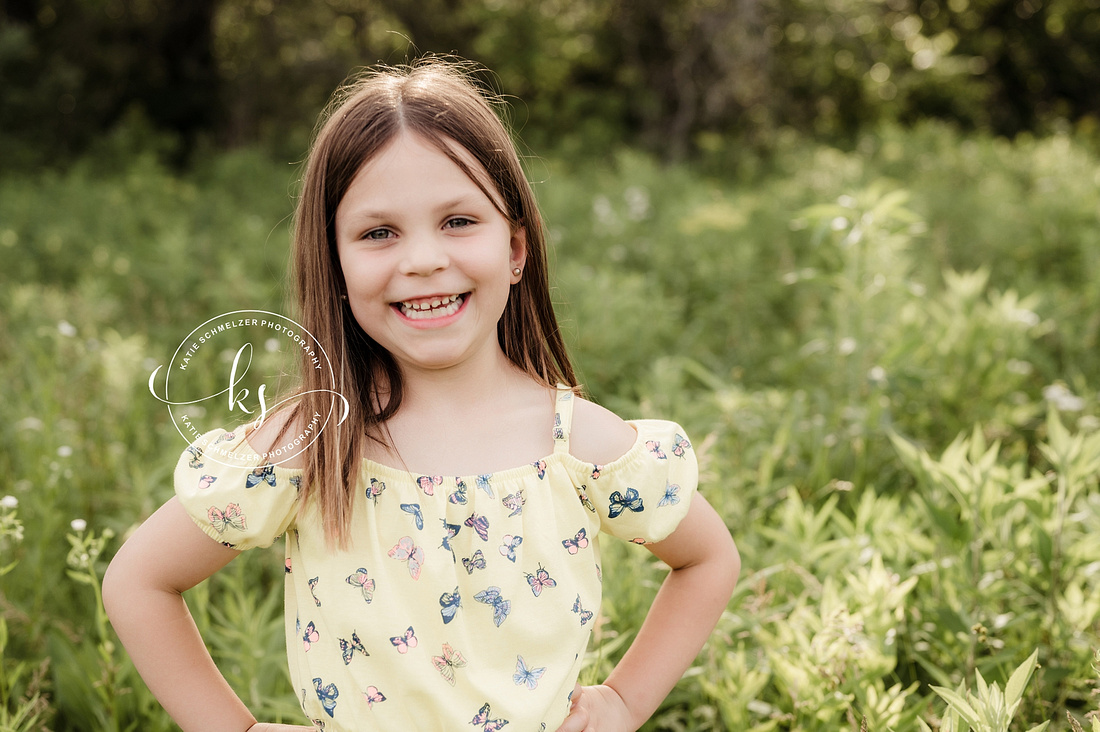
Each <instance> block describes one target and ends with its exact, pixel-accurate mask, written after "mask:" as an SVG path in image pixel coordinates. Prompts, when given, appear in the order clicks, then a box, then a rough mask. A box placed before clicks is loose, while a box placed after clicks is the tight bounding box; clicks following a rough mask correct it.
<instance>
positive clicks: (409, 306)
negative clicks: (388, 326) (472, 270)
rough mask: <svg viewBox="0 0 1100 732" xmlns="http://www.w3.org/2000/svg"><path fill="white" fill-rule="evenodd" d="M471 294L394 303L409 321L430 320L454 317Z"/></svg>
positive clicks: (465, 293)
mask: <svg viewBox="0 0 1100 732" xmlns="http://www.w3.org/2000/svg"><path fill="white" fill-rule="evenodd" d="M469 294H470V293H468V292H464V293H462V294H461V295H447V296H445V297H433V298H426V299H424V300H415V301H413V300H406V301H403V302H398V303H394V307H395V308H397V310H398V311H400V313H401V314H402V315H404V316H405V317H406V318H408V319H409V320H428V319H430V318H445V317H447V316H448V315H454V314H455V313H457V312H458V311H459V309H460V308H461V307H462V304H463V303H464V302H466V298H467V297H468V296H469Z"/></svg>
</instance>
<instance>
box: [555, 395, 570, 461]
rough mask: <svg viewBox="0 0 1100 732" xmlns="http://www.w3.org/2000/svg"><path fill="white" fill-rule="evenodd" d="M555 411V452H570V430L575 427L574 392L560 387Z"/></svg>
mask: <svg viewBox="0 0 1100 732" xmlns="http://www.w3.org/2000/svg"><path fill="white" fill-rule="evenodd" d="M554 409H555V411H554V452H555V453H568V452H569V430H570V429H571V428H572V426H573V391H572V390H571V389H570V388H569V387H568V386H563V385H561V384H559V385H558V398H557V401H556V402H555V408H554Z"/></svg>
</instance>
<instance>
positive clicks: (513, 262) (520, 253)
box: [508, 224, 527, 282]
mask: <svg viewBox="0 0 1100 732" xmlns="http://www.w3.org/2000/svg"><path fill="white" fill-rule="evenodd" d="M510 247H511V256H510V257H509V260H508V261H509V267H510V268H511V269H513V270H514V269H515V268H517V267H518V268H519V269H520V270H522V269H523V265H524V264H525V263H526V262H527V229H526V228H525V227H524V226H523V224H520V225H519V226H517V227H516V230H515V231H513V232H512V239H511V242H510ZM519 279H520V278H519V277H514V280H515V281H516V282H518V281H519Z"/></svg>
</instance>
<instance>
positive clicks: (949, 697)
mask: <svg viewBox="0 0 1100 732" xmlns="http://www.w3.org/2000/svg"><path fill="white" fill-rule="evenodd" d="M932 691H934V692H936V693H937V694H939V695H940V696H941V697H942V698H943V700H944V701H946V702H947V705H948V706H949V707H951V708H952V709H953V710H954V711H955V712H957V713H958V714H959V716H960V717H962V718H963V719H964V720H966V723H967V724H969V725H970V728H971V729H975V730H977V729H981V722H980V720H979V717H978V713H977V712H976V711H974V707H972V706H970V703H969V702H968V701H967V700H966V699H964V698H963V697H962V695H961V694H959V693H958V692H955V691H952V690H951V689H946V688H944V687H942V686H933V687H932Z"/></svg>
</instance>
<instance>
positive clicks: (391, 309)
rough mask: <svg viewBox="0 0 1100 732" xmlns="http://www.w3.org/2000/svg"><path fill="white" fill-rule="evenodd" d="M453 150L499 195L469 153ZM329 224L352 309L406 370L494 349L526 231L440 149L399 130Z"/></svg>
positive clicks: (453, 362) (491, 353) (449, 364)
mask: <svg viewBox="0 0 1100 732" xmlns="http://www.w3.org/2000/svg"><path fill="white" fill-rule="evenodd" d="M452 148H453V150H454V151H455V152H456V153H457V154H458V155H459V156H460V157H461V158H463V160H464V161H465V163H466V165H467V166H469V168H470V169H471V170H473V171H475V174H476V175H478V176H479V177H480V178H481V180H482V182H483V185H485V187H486V188H487V189H488V190H490V191H492V192H494V195H495V191H496V186H495V185H494V184H493V183H492V181H491V180H490V179H489V176H488V174H487V173H486V172H485V170H484V169H483V168H482V167H481V165H479V164H478V162H477V161H476V160H475V159H474V158H473V156H471V155H470V154H469V153H468V152H467V151H466V150H464V149H462V148H461V147H459V146H458V145H457V144H453V145H452ZM335 223H336V226H335V228H336V246H337V251H338V253H339V257H340V266H341V267H342V268H343V272H344V282H345V286H346V288H347V295H348V304H349V305H350V306H351V312H352V314H353V315H354V316H355V320H356V322H358V323H359V327H361V328H362V329H363V330H364V331H365V332H366V333H367V335H369V336H370V337H371V338H373V339H374V340H375V341H376V342H377V343H378V344H379V345H381V346H382V347H383V348H385V349H386V350H387V351H389V353H390V354H391V355H393V357H394V358H395V359H396V360H397V363H398V364H399V365H400V367H401V369H402V372H404V373H405V374H406V375H408V374H409V373H410V372H412V371H417V370H437V369H446V368H453V367H456V366H459V365H463V364H468V363H477V362H481V363H491V361H489V360H487V359H491V358H494V357H496V356H497V355H499V353H500V344H499V342H498V341H497V333H496V328H497V321H498V320H499V319H500V316H501V314H502V313H503V312H504V306H505V304H506V303H507V301H508V292H509V289H510V288H511V286H512V284H514V283H516V282H518V281H519V277H517V276H515V275H513V274H512V270H513V268H515V267H520V268H522V267H523V263H524V259H525V256H526V238H525V234H524V230H523V229H522V228H520V229H517V230H516V231H512V227H511V225H510V224H509V222H508V220H507V219H506V218H505V217H504V216H503V215H501V213H500V212H499V211H498V210H497V208H496V206H494V205H493V201H491V200H490V199H489V198H488V197H487V196H486V195H485V194H484V193H483V192H482V191H481V189H480V188H479V187H478V186H477V184H476V183H474V181H472V180H471V179H470V178H469V177H467V176H466V174H465V173H464V172H463V171H462V169H461V168H460V167H459V166H458V165H456V164H455V163H454V162H452V161H451V159H450V158H448V157H447V156H446V155H445V154H444V153H443V152H441V151H440V150H439V149H438V148H436V147H435V146H434V145H432V144H431V143H430V142H427V141H426V140H424V139H422V138H420V137H418V136H416V135H414V134H412V133H408V132H402V133H401V134H400V135H399V136H398V137H396V138H395V139H394V140H393V141H392V142H391V143H390V144H389V145H387V146H386V147H385V148H384V149H383V150H382V151H381V152H380V153H378V154H377V155H375V156H374V157H373V158H372V159H371V160H370V162H368V163H367V164H366V165H364V166H363V168H362V169H361V170H360V171H359V173H358V174H357V175H356V176H355V178H354V179H353V180H352V182H351V185H350V186H349V187H348V190H347V193H345V194H344V197H343V199H341V201H340V204H339V206H337V208H336V222H335ZM480 359H486V360H484V361H479V360H480Z"/></svg>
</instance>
